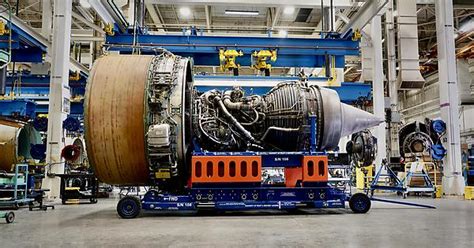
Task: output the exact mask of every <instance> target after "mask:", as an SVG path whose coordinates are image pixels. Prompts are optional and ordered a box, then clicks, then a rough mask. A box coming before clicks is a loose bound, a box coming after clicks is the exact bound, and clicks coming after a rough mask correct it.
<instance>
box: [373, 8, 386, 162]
mask: <svg viewBox="0 0 474 248" xmlns="http://www.w3.org/2000/svg"><path fill="white" fill-rule="evenodd" d="M370 31H371V32H370V36H371V38H372V49H373V53H374V54H373V56H374V57H373V60H372V63H373V65H372V91H373V103H374V114H375V116H377V117H379V118H382V119H385V94H384V87H383V85H384V83H383V82H384V76H383V58H382V21H381V17H380V15H376V16H375V17H374V18H373V19H372V21H371V24H370ZM385 129H386V123H385V122H382V123H380V124H379V125H378V126H377V127H375V133H374V134H375V137H377V156H376V159H375V167H376V168H377V169H378V168H379V167H380V165H381V164H382V160H383V159H385V158H387V141H386V136H387V135H386V130H385Z"/></svg>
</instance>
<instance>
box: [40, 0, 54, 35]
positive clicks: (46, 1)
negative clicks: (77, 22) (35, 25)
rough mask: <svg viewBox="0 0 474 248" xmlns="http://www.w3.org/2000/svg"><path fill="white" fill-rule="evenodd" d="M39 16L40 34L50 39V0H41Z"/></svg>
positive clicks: (51, 14)
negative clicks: (40, 15) (40, 13)
mask: <svg viewBox="0 0 474 248" xmlns="http://www.w3.org/2000/svg"><path fill="white" fill-rule="evenodd" d="M41 7H42V17H41V22H42V23H41V35H43V36H44V37H45V38H46V39H48V40H50V39H51V37H50V35H51V24H52V21H53V9H52V8H51V0H43V2H42V6H41Z"/></svg>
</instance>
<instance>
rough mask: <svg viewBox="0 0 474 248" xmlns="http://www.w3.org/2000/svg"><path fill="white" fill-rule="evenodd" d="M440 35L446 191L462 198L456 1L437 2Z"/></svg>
mask: <svg viewBox="0 0 474 248" xmlns="http://www.w3.org/2000/svg"><path fill="white" fill-rule="evenodd" d="M435 6H436V36H437V43H438V74H439V99H440V110H441V119H443V121H445V122H446V127H447V128H446V129H447V132H446V138H445V139H444V140H443V142H444V145H445V147H446V148H447V156H446V158H445V159H444V161H443V162H444V164H443V192H444V193H445V194H447V195H462V194H463V193H464V179H463V177H462V161H461V142H460V140H461V137H460V131H459V116H458V115H459V95H458V85H457V71H456V56H455V50H454V27H453V2H452V1H445V0H436V3H435Z"/></svg>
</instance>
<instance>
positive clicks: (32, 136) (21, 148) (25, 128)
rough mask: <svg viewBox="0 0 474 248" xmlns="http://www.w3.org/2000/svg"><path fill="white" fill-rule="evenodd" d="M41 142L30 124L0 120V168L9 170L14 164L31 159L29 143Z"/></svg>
mask: <svg viewBox="0 0 474 248" xmlns="http://www.w3.org/2000/svg"><path fill="white" fill-rule="evenodd" d="M41 142H42V141H41V136H40V134H39V133H38V131H36V130H35V129H34V128H33V127H32V126H31V125H25V124H23V123H18V122H10V121H3V120H0V170H4V171H8V172H10V171H11V170H12V168H13V165H14V164H16V163H20V162H22V161H23V160H27V159H31V155H30V149H31V144H40V143H41Z"/></svg>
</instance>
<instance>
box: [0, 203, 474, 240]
mask: <svg viewBox="0 0 474 248" xmlns="http://www.w3.org/2000/svg"><path fill="white" fill-rule="evenodd" d="M409 200H410V201H415V202H420V203H425V204H433V205H435V206H437V207H438V209H435V210H432V209H415V208H411V207H405V206H396V205H390V204H383V203H373V208H372V209H371V211H370V212H369V213H367V214H362V215H358V214H352V212H351V211H350V210H342V209H341V210H331V211H327V210H324V211H311V213H310V214H308V213H300V214H293V215H291V214H286V213H281V212H263V213H262V212H260V213H229V214H220V215H214V216H209V215H202V214H201V215H189V216H187V215H174V216H163V215H156V214H155V215H151V214H145V215H142V216H141V217H140V218H137V219H132V220H123V219H120V218H119V217H118V216H117V214H116V212H115V204H116V200H114V199H106V200H100V201H99V203H98V204H95V205H69V206H63V205H58V206H57V207H56V209H55V210H48V211H47V212H43V211H34V212H30V211H28V210H27V209H20V210H18V211H16V220H15V222H14V223H13V224H4V222H3V220H0V247H138V246H140V247H169V246H173V247H240V246H245V247H275V246H284V247H416V248H418V247H449V248H454V247H474V201H463V200H457V199H442V200H433V199H409Z"/></svg>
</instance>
